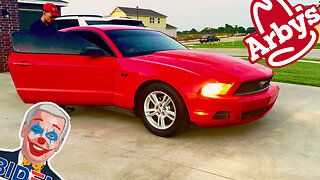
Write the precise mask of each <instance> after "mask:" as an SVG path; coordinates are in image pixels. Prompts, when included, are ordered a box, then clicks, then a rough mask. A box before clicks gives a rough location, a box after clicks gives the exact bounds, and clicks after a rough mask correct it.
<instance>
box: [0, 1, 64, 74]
mask: <svg viewBox="0 0 320 180" xmlns="http://www.w3.org/2000/svg"><path fill="white" fill-rule="evenodd" d="M45 3H53V4H55V5H56V6H57V7H58V10H59V11H60V10H61V7H64V6H67V5H68V2H65V1H62V0H1V2H0V9H1V14H0V38H1V44H0V72H7V71H8V65H7V59H8V55H9V54H10V52H11V51H13V46H12V40H11V34H12V33H13V32H16V31H19V30H29V27H30V25H31V24H32V23H33V21H35V20H37V19H39V18H40V17H41V16H42V7H43V5H44V4H45ZM60 12H61V11H60Z"/></svg>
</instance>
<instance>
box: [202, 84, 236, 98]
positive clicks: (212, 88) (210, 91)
mask: <svg viewBox="0 0 320 180" xmlns="http://www.w3.org/2000/svg"><path fill="white" fill-rule="evenodd" d="M232 85H233V83H209V84H207V85H205V86H204V87H203V88H202V90H201V95H202V96H205V97H215V96H217V95H224V94H227V92H228V91H229V90H230V88H231V86H232Z"/></svg>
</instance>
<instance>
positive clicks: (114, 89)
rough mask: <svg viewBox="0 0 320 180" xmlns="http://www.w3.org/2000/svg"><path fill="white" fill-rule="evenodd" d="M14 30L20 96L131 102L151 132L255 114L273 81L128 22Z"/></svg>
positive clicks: (269, 96)
mask: <svg viewBox="0 0 320 180" xmlns="http://www.w3.org/2000/svg"><path fill="white" fill-rule="evenodd" d="M62 31H63V32H59V33H58V34H54V35H47V34H46V35H41V34H37V35H34V34H29V33H23V32H19V33H15V34H14V35H13V41H14V49H15V50H14V52H12V53H11V54H10V56H9V60H8V64H9V68H10V72H11V76H12V79H13V81H14V84H15V86H16V89H17V92H18V94H19V96H20V98H21V99H22V100H23V101H24V102H25V103H37V102H40V101H51V102H55V103H57V104H80V105H110V106H117V107H121V108H125V109H129V110H132V111H133V112H135V113H136V115H138V116H140V117H141V119H142V121H143V123H144V125H145V126H146V128H147V129H148V130H149V131H150V132H152V133H154V134H156V135H158V136H173V135H175V134H176V133H178V132H180V131H181V130H183V129H184V128H185V127H187V126H188V124H189V122H190V121H191V122H194V123H196V124H197V125H199V126H225V125H231V124H239V123H244V122H248V121H252V120H255V119H258V118H262V117H263V116H264V115H266V114H267V113H268V112H269V110H270V109H271V108H272V106H273V105H274V103H275V101H276V99H277V96H278V92H279V87H278V86H277V85H276V84H274V83H272V82H271V81H270V80H271V79H272V76H273V71H272V70H270V69H268V68H266V67H264V66H262V65H259V64H253V65H252V64H250V63H249V62H247V61H245V60H241V59H238V58H233V57H229V56H224V55H218V54H211V53H203V52H196V51H191V50H188V49H187V48H185V47H184V46H182V45H181V44H179V43H178V42H176V41H175V40H173V39H171V38H170V37H168V36H166V35H164V34H163V33H161V32H158V31H155V30H150V29H145V28H138V27H128V26H89V27H73V28H68V29H64V30H62Z"/></svg>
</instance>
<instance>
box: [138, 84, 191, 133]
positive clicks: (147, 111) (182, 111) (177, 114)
mask: <svg viewBox="0 0 320 180" xmlns="http://www.w3.org/2000/svg"><path fill="white" fill-rule="evenodd" d="M138 112H139V116H140V117H141V119H142V122H143V124H144V125H145V127H146V128H147V129H148V130H149V131H150V132H151V133H153V134H155V135H157V136H161V137H170V136H174V135H176V134H179V133H180V132H182V131H183V130H184V129H186V127H188V126H189V122H190V121H189V115H188V111H187V108H186V105H185V103H184V101H183V100H182V98H181V96H180V95H179V93H178V92H177V91H176V90H175V89H174V88H172V87H171V86H169V85H167V84H164V83H154V84H151V85H149V86H147V87H146V88H144V89H143V90H142V92H141V94H140V98H139V105H138Z"/></svg>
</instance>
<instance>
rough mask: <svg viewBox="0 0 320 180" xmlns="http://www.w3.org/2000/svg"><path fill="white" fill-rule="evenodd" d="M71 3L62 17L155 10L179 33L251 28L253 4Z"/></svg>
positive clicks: (304, 0) (243, 0) (183, 0)
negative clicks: (119, 10)
mask: <svg viewBox="0 0 320 180" xmlns="http://www.w3.org/2000/svg"><path fill="white" fill-rule="evenodd" d="M64 1H67V2H69V4H68V6H67V7H63V8H62V10H61V14H62V15H68V14H69V15H70V14H94V15H103V16H106V15H107V16H108V15H110V13H111V12H112V11H113V10H114V9H115V8H116V7H117V6H122V7H132V8H135V7H136V6H139V8H142V9H152V10H154V11H157V12H159V13H161V14H164V15H166V16H168V17H167V23H168V24H170V25H173V26H175V27H177V28H178V31H184V30H191V29H192V28H195V29H196V30H198V31H201V30H202V29H204V28H205V27H212V28H217V27H220V26H225V24H230V25H232V26H234V25H238V26H243V27H245V28H247V27H251V26H253V25H252V22H251V18H250V3H251V2H252V1H251V0H192V1H190V0H64ZM288 1H289V2H290V3H291V4H292V5H296V4H303V5H311V4H318V2H319V0H288Z"/></svg>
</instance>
